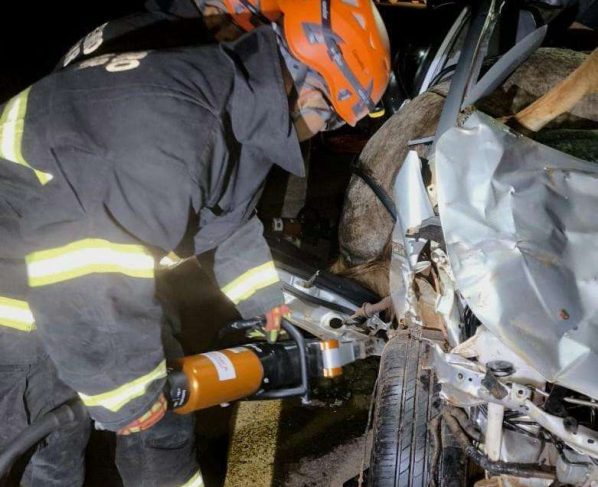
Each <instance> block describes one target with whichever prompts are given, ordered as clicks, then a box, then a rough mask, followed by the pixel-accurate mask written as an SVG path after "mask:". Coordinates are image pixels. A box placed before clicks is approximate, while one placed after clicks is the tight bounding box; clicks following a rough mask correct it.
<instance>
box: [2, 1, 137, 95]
mask: <svg viewBox="0 0 598 487" xmlns="http://www.w3.org/2000/svg"><path fill="white" fill-rule="evenodd" d="M143 3H144V2H143V0H103V1H93V0H85V1H75V0H60V1H58V2H45V1H40V0H37V1H28V2H27V1H17V2H6V4H5V5H3V11H2V14H1V15H0V103H2V102H4V101H6V100H7V99H8V98H10V97H11V96H12V95H14V94H16V93H18V92H19V91H20V90H21V89H23V88H25V87H27V86H28V85H30V84H31V83H33V82H34V81H36V80H38V79H39V78H41V77H43V76H45V75H46V74H48V73H49V72H50V71H51V70H52V69H53V68H54V66H55V64H56V62H57V61H58V60H59V59H60V58H61V57H62V55H64V54H65V52H66V51H67V50H68V49H69V48H70V47H71V46H72V45H73V44H74V43H75V42H76V41H77V40H79V38H81V37H82V36H83V35H85V34H87V33H88V32H89V31H90V30H92V29H93V28H95V27H97V26H98V25H100V24H102V23H103V22H106V21H107V20H110V19H114V18H117V17H120V16H123V15H126V14H128V13H131V12H134V11H136V10H140V9H142V8H143Z"/></svg>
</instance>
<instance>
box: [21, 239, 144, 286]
mask: <svg viewBox="0 0 598 487" xmlns="http://www.w3.org/2000/svg"><path fill="white" fill-rule="evenodd" d="M25 261H26V262H27V275H28V276H29V285H30V286H31V287H38V286H46V285H48V284H54V283H57V282H62V281H67V280H69V279H75V278H77V277H81V276H85V275H88V274H95V273H109V272H117V273H120V274H126V275H127V276H131V277H144V278H152V277H154V258H153V256H152V255H151V254H150V253H149V252H148V250H147V249H146V248H145V247H143V246H142V245H129V244H116V243H112V242H109V241H108V240H102V239H97V238H88V239H84V240H79V241H77V242H73V243H70V244H68V245H65V246H64V247H58V248H55V249H49V250H42V251H40V252H33V253H32V254H29V255H28V256H27V257H25Z"/></svg>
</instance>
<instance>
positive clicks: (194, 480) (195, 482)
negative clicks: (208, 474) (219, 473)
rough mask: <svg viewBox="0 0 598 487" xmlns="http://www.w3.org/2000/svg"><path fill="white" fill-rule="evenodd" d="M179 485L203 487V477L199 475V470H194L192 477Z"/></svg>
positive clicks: (183, 486)
mask: <svg viewBox="0 0 598 487" xmlns="http://www.w3.org/2000/svg"><path fill="white" fill-rule="evenodd" d="M180 487H203V477H202V476H201V472H200V471H199V470H198V471H197V472H195V474H194V475H193V477H191V478H190V479H189V480H188V481H187V482H185V483H184V484H182V485H181V486H180Z"/></svg>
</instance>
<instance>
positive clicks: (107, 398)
mask: <svg viewBox="0 0 598 487" xmlns="http://www.w3.org/2000/svg"><path fill="white" fill-rule="evenodd" d="M163 377H166V361H165V360H163V361H162V362H160V363H159V364H158V366H157V367H156V368H155V369H154V370H152V371H151V372H148V373H147V374H145V375H142V376H141V377H137V378H136V379H134V380H132V381H130V382H127V383H126V384H123V385H121V386H119V387H117V388H115V389H112V390H110V391H106V392H103V393H101V394H95V395H92V396H88V395H87V394H83V393H81V392H80V393H79V397H80V398H81V400H82V401H83V404H85V405H86V406H90V407H92V406H99V407H103V408H105V409H108V410H109V411H112V412H117V411H118V410H120V409H121V408H122V407H123V406H125V405H126V404H127V403H129V402H130V401H132V400H133V399H136V398H138V397H141V396H143V395H144V394H145V391H146V390H147V388H148V386H149V385H150V384H151V383H152V382H153V381H155V380H158V379H162V378H163Z"/></svg>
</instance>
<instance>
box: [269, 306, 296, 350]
mask: <svg viewBox="0 0 598 487" xmlns="http://www.w3.org/2000/svg"><path fill="white" fill-rule="evenodd" d="M290 315H291V310H290V309H289V307H288V306H287V305H286V304H283V305H281V306H276V308H272V309H271V310H270V311H268V312H267V313H266V324H265V325H264V330H265V331H266V339H267V340H268V343H274V342H276V340H277V338H278V333H279V332H280V324H281V323H282V319H283V318H288V317H289V316H290Z"/></svg>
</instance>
